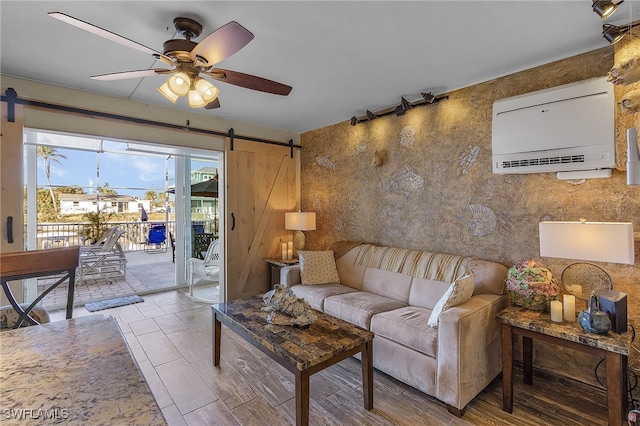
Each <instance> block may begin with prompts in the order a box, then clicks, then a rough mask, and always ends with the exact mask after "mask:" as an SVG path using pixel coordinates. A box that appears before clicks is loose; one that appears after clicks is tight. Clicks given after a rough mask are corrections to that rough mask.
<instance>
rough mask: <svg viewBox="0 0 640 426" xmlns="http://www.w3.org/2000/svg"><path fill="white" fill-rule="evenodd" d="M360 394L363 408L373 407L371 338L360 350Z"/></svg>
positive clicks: (369, 408)
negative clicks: (362, 398)
mask: <svg viewBox="0 0 640 426" xmlns="http://www.w3.org/2000/svg"><path fill="white" fill-rule="evenodd" d="M362 396H363V397H364V409H365V410H372V409H373V340H370V341H368V342H366V343H365V344H364V350H363V351H362Z"/></svg>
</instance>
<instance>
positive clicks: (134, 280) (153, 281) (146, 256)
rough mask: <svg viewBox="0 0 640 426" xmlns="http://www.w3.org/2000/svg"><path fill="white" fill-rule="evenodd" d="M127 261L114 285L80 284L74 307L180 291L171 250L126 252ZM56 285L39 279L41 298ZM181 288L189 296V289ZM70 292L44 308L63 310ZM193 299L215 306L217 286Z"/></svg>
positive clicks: (63, 288)
mask: <svg viewBox="0 0 640 426" xmlns="http://www.w3.org/2000/svg"><path fill="white" fill-rule="evenodd" d="M125 257H126V258H127V268H126V274H125V277H124V279H119V280H114V281H112V282H108V281H107V280H105V279H95V280H93V279H92V280H86V281H84V280H82V281H77V282H76V290H75V296H74V305H75V306H81V305H84V304H86V303H88V302H93V301H98V300H104V299H111V298H115V297H122V296H130V295H132V294H138V295H144V294H149V293H155V292H158V291H165V290H170V289H177V288H181V287H178V286H176V283H175V278H174V277H175V264H174V263H173V262H172V253H171V250H167V252H166V253H146V252H144V251H134V252H126V253H125ZM56 281H57V279H54V278H46V279H41V280H40V279H39V280H38V295H40V294H42V292H43V291H44V290H45V289H46V288H48V286H50V285H51V284H53V283H54V282H56ZM182 288H184V291H185V292H188V289H187V287H182ZM67 290H68V285H67V284H66V283H65V284H61V285H59V286H58V287H57V288H55V289H54V290H53V291H52V292H51V293H49V294H48V295H47V296H45V297H44V299H42V306H44V307H45V308H46V309H47V310H56V309H62V308H64V307H65V306H66V304H67ZM194 296H196V297H198V298H200V299H204V300H208V301H212V303H215V302H216V301H217V300H218V286H211V285H209V286H200V287H196V288H195V289H194Z"/></svg>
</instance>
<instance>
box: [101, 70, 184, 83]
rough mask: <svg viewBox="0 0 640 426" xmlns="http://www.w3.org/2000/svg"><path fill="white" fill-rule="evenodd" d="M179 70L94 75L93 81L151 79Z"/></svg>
mask: <svg viewBox="0 0 640 426" xmlns="http://www.w3.org/2000/svg"><path fill="white" fill-rule="evenodd" d="M174 72H177V70H167V69H164V68H157V69H150V70H138V71H124V72H113V73H109V74H100V75H92V76H91V77H89V78H91V79H92V80H101V81H110V80H124V79H127V78H142V77H150V76H152V75H156V74H173V73H174Z"/></svg>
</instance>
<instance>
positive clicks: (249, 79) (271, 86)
mask: <svg viewBox="0 0 640 426" xmlns="http://www.w3.org/2000/svg"><path fill="white" fill-rule="evenodd" d="M205 74H208V75H210V76H211V77H212V78H215V79H216V80H219V81H224V82H225V83H229V84H233V85H234V86H240V87H246V88H247V89H253V90H257V91H259V92H266V93H273V94H274V95H282V96H287V95H288V94H289V93H290V92H291V89H292V87H291V86H287V85H286V84H282V83H278V82H277V81H273V80H267V79H266V78H262V77H256V76H255V75H250V74H245V73H242V72H238V71H229V70H223V69H221V68H213V69H212V70H211V71H209V72H205Z"/></svg>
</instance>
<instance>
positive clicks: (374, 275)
mask: <svg viewBox="0 0 640 426" xmlns="http://www.w3.org/2000/svg"><path fill="white" fill-rule="evenodd" d="M362 290H363V291H368V292H369V293H374V294H377V295H378V296H383V297H388V298H390V299H395V300H397V301H399V302H402V303H403V305H406V304H407V303H409V292H410V290H411V277H410V276H409V275H405V274H401V273H399V272H389V271H384V270H382V269H374V268H367V270H366V271H365V273H364V279H363V281H362Z"/></svg>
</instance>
